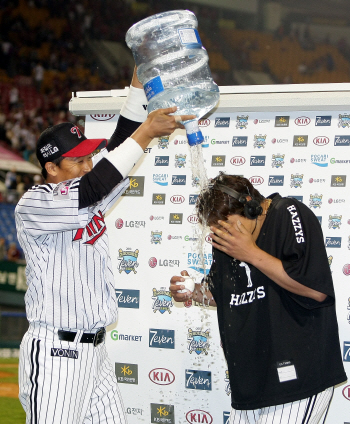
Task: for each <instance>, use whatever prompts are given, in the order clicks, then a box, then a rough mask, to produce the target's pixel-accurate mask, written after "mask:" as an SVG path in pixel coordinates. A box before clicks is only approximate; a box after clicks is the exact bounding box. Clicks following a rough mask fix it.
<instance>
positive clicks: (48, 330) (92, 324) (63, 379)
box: [15, 73, 194, 424]
mask: <svg viewBox="0 0 350 424" xmlns="http://www.w3.org/2000/svg"><path fill="white" fill-rule="evenodd" d="M141 88H142V86H141V84H140V83H139V81H138V80H137V77H136V74H135V73H134V78H133V82H132V86H131V87H130V92H129V96H128V98H127V100H126V103H125V105H124V106H123V109H122V111H121V116H120V118H119V121H118V125H117V128H116V131H115V133H114V134H113V136H112V137H111V140H110V142H109V144H108V146H107V148H106V149H103V150H102V151H100V152H99V153H98V154H97V155H95V156H93V157H92V156H91V154H92V152H94V151H95V149H96V148H97V147H98V146H100V144H101V142H102V140H91V139H86V137H85V136H84V135H83V134H82V133H81V131H80V130H79V128H78V127H77V126H75V125H73V124H70V123H63V124H58V125H56V126H54V127H51V128H49V129H47V130H45V131H44V132H43V133H42V134H41V136H40V138H39V140H38V144H37V157H38V160H39V162H40V164H41V166H42V168H43V175H44V177H45V180H46V184H42V185H37V186H34V187H32V188H31V189H30V190H28V192H26V193H25V194H24V195H23V197H22V198H21V200H20V201H19V203H18V205H17V207H16V211H15V216H16V225H17V233H18V239H19V242H20V244H21V246H22V248H23V251H24V253H25V257H26V261H27V268H26V276H27V284H28V290H27V293H26V295H25V302H26V312H27V317H28V320H29V329H28V331H27V333H26V334H25V335H24V337H23V340H22V343H21V348H20V367H19V386H20V393H19V398H20V401H21V403H22V406H23V408H24V410H25V412H26V416H27V420H26V423H27V424H29V423H33V424H37V423H40V424H43V423H50V424H51V423H57V424H58V423H60V424H62V423H65V424H66V423H72V424H80V423H90V424H91V423H118V424H119V423H120V424H124V423H126V421H127V420H126V416H125V412H124V407H123V404H122V399H121V396H120V392H119V389H118V386H117V381H116V377H115V373H114V370H113V367H112V364H111V362H110V360H109V359H108V357H107V353H106V348H105V343H104V338H105V327H106V326H107V325H109V324H111V323H113V322H114V321H115V320H116V318H117V302H116V296H115V289H114V288H115V286H114V277H113V272H112V266H111V259H110V255H109V248H108V238H107V231H106V224H105V221H104V214H105V212H106V211H107V210H108V209H109V208H110V207H111V206H112V205H113V204H114V203H115V201H116V200H117V199H118V198H119V197H120V196H121V194H122V193H123V192H124V191H125V189H126V188H127V187H128V178H127V176H128V173H129V172H130V170H131V169H132V167H133V166H134V164H135V163H136V162H137V161H138V160H139V159H140V158H141V156H142V154H143V152H144V149H145V148H146V147H147V146H148V144H149V143H150V141H151V140H152V139H153V138H154V137H158V136H162V135H169V134H171V133H172V132H173V131H174V130H175V129H176V128H179V127H181V128H183V126H182V125H181V124H180V123H179V122H178V118H177V119H175V117H174V116H171V115H169V114H170V113H173V112H175V110H176V108H169V109H160V110H158V111H155V112H153V113H151V114H150V115H149V116H148V118H147V119H146V120H145V122H144V123H143V124H142V125H140V122H142V121H144V119H145V118H146V117H147V114H146V112H145V107H144V105H145V104H146V98H145V96H144V93H143V90H142V89H141ZM181 118H182V120H186V119H193V118H194V116H193V115H186V116H184V115H183V116H182V117H181ZM130 134H132V135H131V137H128V136H129V135H130ZM124 140H125V141H124Z"/></svg>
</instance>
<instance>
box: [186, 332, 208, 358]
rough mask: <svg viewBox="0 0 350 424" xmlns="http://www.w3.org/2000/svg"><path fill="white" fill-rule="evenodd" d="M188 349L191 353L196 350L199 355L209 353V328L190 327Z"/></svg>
mask: <svg viewBox="0 0 350 424" xmlns="http://www.w3.org/2000/svg"><path fill="white" fill-rule="evenodd" d="M187 341H188V351H189V352H190V353H192V352H195V353H196V354H197V355H201V354H203V353H204V354H205V355H208V349H209V346H210V344H209V330H207V331H202V330H192V329H191V328H189V329H188V334H187Z"/></svg>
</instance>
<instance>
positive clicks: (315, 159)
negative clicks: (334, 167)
mask: <svg viewBox="0 0 350 424" xmlns="http://www.w3.org/2000/svg"><path fill="white" fill-rule="evenodd" d="M311 163H313V164H314V165H317V166H320V167H322V168H326V167H327V166H328V155H326V154H323V155H311Z"/></svg>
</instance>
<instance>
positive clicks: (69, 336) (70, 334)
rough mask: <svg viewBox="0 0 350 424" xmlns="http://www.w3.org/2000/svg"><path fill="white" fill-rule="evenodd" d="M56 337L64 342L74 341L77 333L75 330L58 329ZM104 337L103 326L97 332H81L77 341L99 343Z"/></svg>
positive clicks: (95, 344)
mask: <svg viewBox="0 0 350 424" xmlns="http://www.w3.org/2000/svg"><path fill="white" fill-rule="evenodd" d="M57 334H58V338H59V339H60V340H63V341H65V342H74V339H75V336H76V335H77V332H76V331H65V330H58V332H57ZM105 337H106V330H105V328H100V329H99V330H98V332H97V333H83V335H82V336H81V338H80V340H79V342H80V343H93V345H94V346H97V345H99V344H100V343H102V342H103V341H104V339H105Z"/></svg>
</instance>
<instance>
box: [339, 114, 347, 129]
mask: <svg viewBox="0 0 350 424" xmlns="http://www.w3.org/2000/svg"><path fill="white" fill-rule="evenodd" d="M338 128H350V114H349V113H344V114H343V115H341V114H339V121H338Z"/></svg>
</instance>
